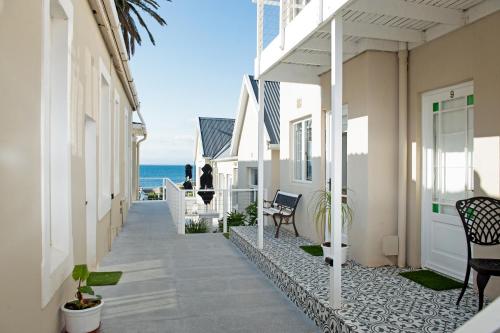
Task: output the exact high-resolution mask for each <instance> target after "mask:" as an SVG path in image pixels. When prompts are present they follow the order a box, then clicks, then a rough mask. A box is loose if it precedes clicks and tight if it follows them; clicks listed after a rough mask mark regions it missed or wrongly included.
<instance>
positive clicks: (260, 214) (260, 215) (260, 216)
mask: <svg viewBox="0 0 500 333" xmlns="http://www.w3.org/2000/svg"><path fill="white" fill-rule="evenodd" d="M264 86H265V85H264V79H263V77H262V76H261V77H260V79H259V110H258V111H259V120H258V121H259V122H258V131H257V137H258V139H257V140H258V143H257V144H258V161H259V162H258V191H257V223H258V236H257V239H258V244H257V245H258V247H259V249H263V248H264V211H263V209H264V93H265V92H264V89H265V88H264Z"/></svg>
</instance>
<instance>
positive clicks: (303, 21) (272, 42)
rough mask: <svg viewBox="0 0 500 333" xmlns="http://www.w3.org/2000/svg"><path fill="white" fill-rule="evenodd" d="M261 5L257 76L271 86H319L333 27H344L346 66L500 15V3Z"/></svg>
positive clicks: (330, 0)
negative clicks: (336, 23)
mask: <svg viewBox="0 0 500 333" xmlns="http://www.w3.org/2000/svg"><path fill="white" fill-rule="evenodd" d="M255 1H256V2H257V3H258V5H257V17H258V19H257V36H258V41H257V58H256V59H255V72H256V74H257V76H258V75H259V74H261V75H265V76H266V79H267V80H274V81H281V82H297V83H310V84H319V77H318V76H319V75H321V74H323V73H325V72H327V71H329V70H330V69H331V67H332V66H331V58H332V45H331V44H332V37H331V31H332V29H331V22H332V20H333V18H334V17H337V18H338V19H339V20H341V21H342V30H343V31H342V32H341V37H342V39H343V45H342V50H341V52H340V54H341V55H342V58H343V61H346V60H348V59H350V58H352V57H354V56H356V55H358V54H360V53H363V52H364V51H367V50H379V51H389V52H397V51H398V50H400V49H401V48H405V49H406V48H408V49H410V50H411V49H413V48H415V47H417V46H419V45H422V44H424V43H426V42H429V41H431V40H434V39H436V38H438V37H440V36H443V35H445V34H447V33H449V32H452V31H454V30H456V29H458V28H460V27H463V26H464V25H467V24H470V23H472V22H475V21H477V20H479V19H480V18H482V17H484V16H486V15H489V14H491V13H493V12H495V11H496V10H498V9H499V4H498V2H493V1H484V0H472V1H465V2H464V1H461V2H456V3H453V4H451V5H450V3H449V1H446V0H439V1H434V2H433V3H432V5H431V4H424V3H417V2H414V1H403V0H310V1H308V0H281V1H269V0H268V1H265V0H262V4H261V5H260V6H259V0H255Z"/></svg>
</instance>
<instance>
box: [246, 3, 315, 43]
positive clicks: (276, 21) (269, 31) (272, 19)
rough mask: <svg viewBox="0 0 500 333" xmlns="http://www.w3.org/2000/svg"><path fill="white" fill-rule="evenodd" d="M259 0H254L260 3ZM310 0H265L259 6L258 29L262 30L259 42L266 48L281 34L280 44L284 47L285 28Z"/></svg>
mask: <svg viewBox="0 0 500 333" xmlns="http://www.w3.org/2000/svg"><path fill="white" fill-rule="evenodd" d="M258 1H259V0H254V2H255V3H257V4H258ZM309 2H310V0H263V4H264V5H263V6H262V7H261V8H257V15H258V24H259V26H258V29H260V31H261V32H262V33H261V34H260V36H259V40H258V41H257V43H258V44H259V45H260V46H261V47H262V48H263V49H265V48H266V47H267V46H268V45H269V44H270V43H271V42H272V41H273V40H274V39H275V38H276V37H278V36H280V37H281V38H280V39H281V41H280V46H281V48H283V47H284V38H285V28H286V26H287V25H288V24H289V23H290V22H292V21H293V20H294V19H295V18H296V17H297V15H299V13H300V12H301V11H302V9H303V8H304V7H305V6H306V5H307V4H308V3H309Z"/></svg>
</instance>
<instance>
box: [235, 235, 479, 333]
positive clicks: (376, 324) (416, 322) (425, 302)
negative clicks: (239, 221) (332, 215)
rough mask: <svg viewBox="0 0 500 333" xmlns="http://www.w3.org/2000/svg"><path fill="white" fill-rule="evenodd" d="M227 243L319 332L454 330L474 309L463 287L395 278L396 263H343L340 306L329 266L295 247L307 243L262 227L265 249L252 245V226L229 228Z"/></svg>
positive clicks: (254, 239)
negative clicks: (334, 302) (332, 296)
mask: <svg viewBox="0 0 500 333" xmlns="http://www.w3.org/2000/svg"><path fill="white" fill-rule="evenodd" d="M231 241H232V242H233V243H234V244H235V245H236V246H237V247H238V248H239V249H240V250H241V251H242V252H243V253H244V254H245V255H246V256H247V257H248V258H249V259H250V260H251V261H252V262H254V263H255V264H256V265H257V267H258V268H259V269H260V270H261V271H262V272H263V273H264V274H265V275H266V276H267V277H268V278H269V279H271V280H272V281H273V282H274V283H275V285H276V286H277V287H278V288H279V289H281V290H282V291H283V292H284V293H285V294H286V295H287V297H288V298H289V299H290V300H291V301H292V302H294V303H295V304H296V305H297V306H298V307H299V308H301V309H302V310H303V311H304V312H305V313H306V314H307V315H308V316H309V317H310V318H311V319H312V320H314V321H315V323H316V325H318V327H320V328H321V330H322V331H323V332H325V333H326V332H332V333H344V332H374V333H382V332H408V333H410V332H453V331H454V330H455V329H457V328H458V327H459V326H460V325H462V324H463V323H464V322H465V321H467V320H468V319H469V318H471V317H472V316H473V315H475V314H476V312H477V310H476V309H477V296H476V295H475V294H474V292H473V291H472V290H471V289H468V290H467V292H466V293H465V295H464V298H463V299H462V302H461V303H460V306H459V307H456V306H455V301H456V299H457V297H458V294H459V291H460V290H458V289H456V290H449V291H434V290H431V289H427V288H425V287H422V286H420V285H418V284H416V283H414V282H412V281H410V280H408V279H406V278H403V277H401V276H399V274H398V273H399V272H401V271H403V270H402V269H399V268H397V267H392V266H386V267H378V268H367V267H363V266H361V265H359V264H357V263H355V262H353V261H348V262H347V264H346V265H344V266H343V267H342V307H341V308H340V309H337V310H334V309H333V308H331V307H330V305H329V302H328V293H329V269H328V266H326V265H325V264H324V263H323V261H322V257H313V256H311V255H309V254H307V253H306V252H304V251H302V249H300V248H299V246H300V245H309V244H311V243H310V242H309V241H308V240H306V239H304V238H301V237H295V236H294V235H292V234H291V233H289V232H287V231H285V230H283V232H281V233H280V238H279V239H276V238H274V227H266V228H264V249H263V250H258V249H257V245H256V244H257V230H256V227H234V228H232V231H231Z"/></svg>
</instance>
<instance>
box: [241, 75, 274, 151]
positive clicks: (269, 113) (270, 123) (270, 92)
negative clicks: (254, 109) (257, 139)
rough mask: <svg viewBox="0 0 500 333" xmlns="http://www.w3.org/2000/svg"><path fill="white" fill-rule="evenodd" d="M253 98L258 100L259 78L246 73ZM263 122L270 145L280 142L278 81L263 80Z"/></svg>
mask: <svg viewBox="0 0 500 333" xmlns="http://www.w3.org/2000/svg"><path fill="white" fill-rule="evenodd" d="M248 78H249V79H250V83H251V84H252V88H253V92H254V94H255V99H256V100H257V101H258V100H259V80H255V78H254V77H253V75H248ZM264 124H265V125H266V130H267V133H268V135H269V140H270V143H271V144H272V145H275V144H279V143H280V83H279V82H275V81H266V82H264Z"/></svg>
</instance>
